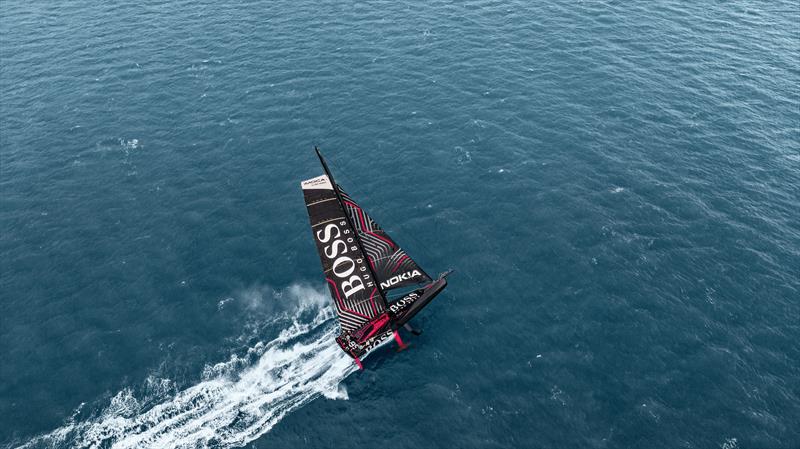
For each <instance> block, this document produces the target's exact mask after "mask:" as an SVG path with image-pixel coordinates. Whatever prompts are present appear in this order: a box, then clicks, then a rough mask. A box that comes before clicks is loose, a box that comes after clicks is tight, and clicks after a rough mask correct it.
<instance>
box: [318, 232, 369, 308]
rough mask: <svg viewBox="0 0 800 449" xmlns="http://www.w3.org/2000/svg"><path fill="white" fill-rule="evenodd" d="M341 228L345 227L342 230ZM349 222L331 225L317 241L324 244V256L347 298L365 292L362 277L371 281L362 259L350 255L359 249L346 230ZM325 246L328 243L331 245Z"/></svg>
mask: <svg viewBox="0 0 800 449" xmlns="http://www.w3.org/2000/svg"><path fill="white" fill-rule="evenodd" d="M339 226H342V227H345V229H344V230H342V229H341V228H340V227H339ZM346 226H347V222H346V221H340V222H339V224H336V223H331V224H329V225H326V226H325V228H323V229H320V230H319V231H317V233H316V237H317V240H318V241H319V242H320V243H322V244H323V245H324V246H323V247H322V254H324V256H325V257H326V258H327V259H328V260H329V261H332V264H331V271H332V272H333V275H334V276H335V277H336V278H337V280H336V283H337V284H338V286H339V288H340V289H341V290H342V293H344V296H345V297H346V298H350V296H352V295H354V294H355V293H357V292H359V291H361V290H364V288H365V285H364V280H363V279H362V275H363V276H366V277H367V279H369V273H366V271H367V267H366V266H365V265H364V263H363V260H362V259H361V258H357V259H355V260H354V259H353V258H352V257H350V256H349V255H348V254H349V253H350V252H351V251H352V252H355V251H356V250H357V249H358V246H356V244H355V241H354V240H353V236H352V234H351V233H350V230H349V229H347V228H346ZM329 242H330V244H328V245H325V244H326V243H329Z"/></svg>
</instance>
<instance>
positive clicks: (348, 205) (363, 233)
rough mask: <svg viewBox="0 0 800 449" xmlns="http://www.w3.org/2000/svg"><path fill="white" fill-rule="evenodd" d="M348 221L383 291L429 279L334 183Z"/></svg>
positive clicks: (428, 280)
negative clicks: (351, 224) (353, 227)
mask: <svg viewBox="0 0 800 449" xmlns="http://www.w3.org/2000/svg"><path fill="white" fill-rule="evenodd" d="M337 187H338V188H339V194H340V195H341V197H342V203H343V204H344V207H345V209H346V210H347V213H348V214H349V215H350V222H351V223H353V226H355V228H356V231H357V232H358V237H359V239H360V240H361V243H362V246H363V248H364V250H365V251H366V253H367V257H368V258H369V263H370V266H371V268H372V270H373V271H374V272H375V277H377V278H378V282H379V284H380V286H381V289H382V290H383V291H387V290H391V289H393V288H399V287H407V286H409V285H416V284H421V283H423V282H430V281H431V280H432V279H431V277H430V276H428V274H427V273H425V271H424V270H423V269H422V267H420V266H419V265H418V264H417V263H416V262H414V260H413V259H411V257H409V256H408V254H406V252H405V251H403V249H402V248H400V246H399V245H398V244H397V243H395V242H394V240H392V238H391V237H389V234H387V233H386V231H384V230H383V229H382V228H381V227H380V226H378V223H376V222H375V220H373V219H372V217H370V216H369V215H367V212H366V211H364V209H362V208H361V206H359V205H358V204H357V203H356V202H355V201H354V200H353V199H352V198H351V197H350V196H349V195H348V194H346V193H345V192H344V190H342V187H341V186H338V185H337Z"/></svg>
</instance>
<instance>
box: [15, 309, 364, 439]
mask: <svg viewBox="0 0 800 449" xmlns="http://www.w3.org/2000/svg"><path fill="white" fill-rule="evenodd" d="M332 318H333V311H332V310H331V309H330V308H329V307H326V308H322V309H320V310H319V311H318V313H317V314H316V316H315V317H314V318H313V319H312V320H311V322H310V323H301V322H298V321H294V322H293V324H292V326H290V327H289V328H288V329H285V330H284V331H282V332H281V334H280V335H279V336H278V337H277V338H276V339H274V340H272V341H270V342H269V343H266V344H259V345H256V347H255V348H251V351H258V352H260V354H261V355H260V356H259V357H258V359H257V361H256V362H255V363H254V364H252V365H250V366H248V367H246V368H244V369H242V370H240V371H239V372H238V373H234V374H230V373H226V372H225V371H226V370H225V369H224V368H225V367H224V365H225V364H220V365H223V366H222V367H220V366H217V367H215V369H214V370H212V372H222V373H223V374H218V375H216V377H212V378H209V379H207V380H204V381H202V382H200V383H198V384H196V385H194V386H191V387H189V388H187V389H185V390H183V391H180V392H178V393H177V394H175V395H174V396H172V397H170V398H168V399H166V400H164V401H163V402H161V403H159V404H157V405H155V406H153V407H151V408H149V409H147V410H143V411H140V410H138V408H139V407H138V402H137V401H136V399H135V398H133V395H132V393H131V391H130V390H127V389H126V390H123V391H122V392H120V393H119V394H118V395H117V396H116V397H115V398H114V399H113V400H112V401H111V405H110V406H109V407H107V408H106V409H105V410H104V411H103V412H102V413H100V415H99V416H98V417H97V418H94V419H91V420H88V421H83V422H70V423H67V424H66V425H64V426H62V427H61V428H59V429H56V430H54V431H53V432H50V433H48V434H46V435H41V436H38V437H36V438H34V439H33V440H31V441H29V442H27V443H26V444H25V445H23V446H21V447H23V448H31V449H33V448H44V447H48V448H50V447H77V448H100V447H102V448H107V447H110V448H113V449H126V448H145V447H152V448H164V447H170V448H197V447H214V448H231V447H240V446H244V445H245V444H247V443H248V442H250V441H253V440H255V439H256V438H258V437H260V436H261V435H263V434H265V433H267V432H268V431H269V430H270V429H272V427H273V426H275V424H277V423H278V422H279V421H280V420H281V419H282V418H283V417H284V416H286V414H287V413H290V412H291V411H293V410H295V409H297V408H299V407H301V406H302V405H304V404H306V403H308V402H310V401H311V400H313V399H315V398H316V397H318V396H320V395H325V396H328V397H333V398H337V397H339V398H340V397H343V396H344V397H346V393H342V392H340V391H339V383H340V382H341V381H342V380H343V379H344V378H345V377H347V376H348V375H349V374H350V373H352V372H353V371H355V366H354V365H353V363H352V361H351V360H350V359H349V358H348V357H347V356H346V355H345V354H344V353H343V352H342V351H341V350H340V349H339V347H338V346H337V345H336V343H335V341H334V337H335V332H336V326H335V324H334V322H333V319H332ZM240 362H241V361H240V360H239V359H237V358H236V357H233V358H232V359H231V361H230V362H228V363H230V364H231V365H233V366H238V364H240ZM219 368H222V369H219Z"/></svg>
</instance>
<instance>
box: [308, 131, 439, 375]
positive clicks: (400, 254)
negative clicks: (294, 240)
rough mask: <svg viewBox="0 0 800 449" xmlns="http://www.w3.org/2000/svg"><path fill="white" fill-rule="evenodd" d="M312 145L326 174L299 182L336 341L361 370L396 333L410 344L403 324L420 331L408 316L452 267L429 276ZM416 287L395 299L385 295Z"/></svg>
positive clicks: (402, 346)
mask: <svg viewBox="0 0 800 449" xmlns="http://www.w3.org/2000/svg"><path fill="white" fill-rule="evenodd" d="M314 150H315V151H316V153H317V157H319V161H320V163H321V164H322V169H323V170H324V174H323V175H321V176H318V177H316V178H312V179H307V180H305V181H303V182H301V183H300V186H301V188H302V189H303V197H304V198H305V202H306V207H307V208H308V216H309V219H310V221H311V230H312V233H313V236H314V242H315V243H316V245H317V252H318V253H319V257H320V260H321V261H322V271H323V273H324V275H325V280H326V282H327V284H328V287H329V288H330V291H331V299H332V300H333V304H334V308H335V310H336V314H337V316H338V318H339V325H340V327H341V333H340V334H339V336H338V337H337V338H336V342H337V343H338V344H339V346H340V347H341V348H342V350H343V351H344V352H345V353H347V354H348V355H349V356H350V357H352V358H353V359H354V361H355V363H356V364H357V365H358V367H359V368H361V369H363V365H362V362H361V360H362V359H363V358H364V357H366V356H367V355H368V354H369V353H370V352H372V351H374V350H375V349H376V348H378V347H379V346H382V345H383V344H385V343H388V342H389V341H391V339H392V337H394V340H395V341H396V342H397V344H398V345H399V346H400V349H405V348H406V345H405V343H404V342H403V340H402V338H401V336H400V333H399V330H400V329H401V328H405V329H406V330H409V331H411V332H412V333H414V334H416V335H419V331H417V330H416V329H414V328H413V327H411V325H410V323H409V320H411V318H413V317H414V316H415V315H416V314H417V313H418V312H419V311H420V310H421V309H422V308H423V307H425V306H426V305H428V304H429V303H430V302H431V300H433V298H434V297H435V296H436V295H438V294H439V293H441V291H442V290H443V289H444V288H445V287H446V286H447V279H446V278H447V275H448V274H450V272H451V271H452V270H449V271H446V272H444V273H442V274H441V275H439V277H438V278H437V279H436V280H434V279H433V278H431V277H430V276H428V274H427V273H425V270H423V269H422V267H420V266H419V265H418V264H417V263H416V262H415V261H414V260H413V259H412V258H411V257H409V256H408V254H406V252H405V251H404V250H403V249H402V248H400V246H399V245H398V244H397V243H395V241H394V240H393V239H392V238H391V237H389V234H387V233H386V231H384V230H383V229H382V228H381V227H380V226H378V223H376V222H375V220H373V219H372V217H370V216H369V215H367V213H366V211H364V209H363V208H361V206H359V205H358V204H357V203H356V202H355V200H353V198H352V197H350V195H348V194H347V193H345V191H344V190H343V189H342V187H341V186H340V185H338V184H337V183H336V182H335V181H334V179H333V175H332V174H331V171H330V169H329V168H328V164H327V163H326V162H325V159H324V158H323V157H322V154H321V153H320V151H319V148H317V147H314ZM413 287H417V288H415V289H414V290H412V291H409V292H407V293H405V294H403V295H401V296H399V298H396V299H394V300H391V299H389V297H388V295H387V292H389V291H390V290H395V289H405V290H409V289H410V288H413ZM398 291H402V290H398Z"/></svg>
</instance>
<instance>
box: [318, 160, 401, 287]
mask: <svg viewBox="0 0 800 449" xmlns="http://www.w3.org/2000/svg"><path fill="white" fill-rule="evenodd" d="M314 151H316V152H317V157H318V158H319V161H320V162H321V163H322V169H323V170H325V175H327V176H328V180H330V182H331V185H332V186H333V192H334V193H335V194H336V200H337V201H339V206H341V207H342V210H343V211H344V218H345V219H346V220H347V224H348V225H349V226H350V229H352V230H353V237H354V238H355V241H356V245H357V246H358V249H359V250H361V254H363V255H364V257H366V258H367V263H366V264H365V265H366V266H367V269H368V270H369V275H370V276H372V282H373V284H375V288H376V289H377V290H378V294H379V295H381V297H382V298H383V301H384V302H386V295H385V294H384V293H383V289H382V288H381V283H380V281H379V280H378V276H376V275H375V270H373V269H372V264H371V263H369V256H368V255H367V251H366V250H365V249H364V247H363V246H362V244H361V237H359V236H358V231H356V227H355V226H354V225H353V221H352V220H351V219H350V214H349V213H347V208H346V207H345V206H344V203H343V202H342V194H341V193H339V185H338V184H336V181H334V179H333V175H332V174H331V171H330V169H329V168H328V164H327V163H326V162H325V159H323V157H322V153H320V152H319V148H317V146H316V145H314Z"/></svg>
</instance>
